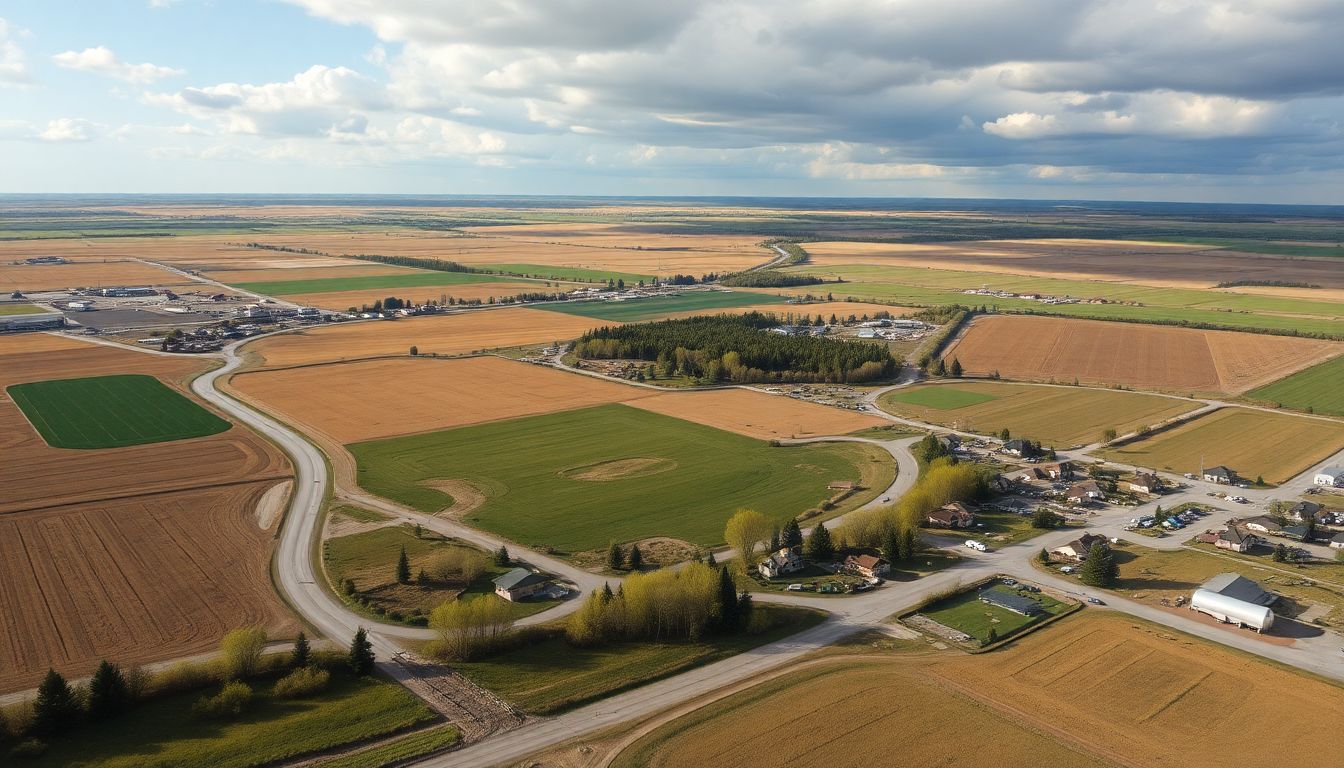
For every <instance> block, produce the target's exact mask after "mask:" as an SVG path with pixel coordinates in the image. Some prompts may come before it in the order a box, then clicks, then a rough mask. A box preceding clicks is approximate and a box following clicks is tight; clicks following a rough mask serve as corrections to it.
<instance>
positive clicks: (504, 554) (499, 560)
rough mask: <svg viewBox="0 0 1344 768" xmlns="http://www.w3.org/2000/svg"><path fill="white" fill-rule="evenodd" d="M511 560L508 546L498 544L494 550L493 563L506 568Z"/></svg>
mask: <svg viewBox="0 0 1344 768" xmlns="http://www.w3.org/2000/svg"><path fill="white" fill-rule="evenodd" d="M512 562H513V558H512V557H510V556H509V548H508V547H506V546H504V545H503V544H500V545H499V549H497V550H495V565H497V566H499V567H500V568H507V567H509V564H510V563H512Z"/></svg>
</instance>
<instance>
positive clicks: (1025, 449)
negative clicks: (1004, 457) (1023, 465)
mask: <svg viewBox="0 0 1344 768" xmlns="http://www.w3.org/2000/svg"><path fill="white" fill-rule="evenodd" d="M1003 452H1004V453H1006V454H1008V455H1010V456H1026V455H1027V454H1029V453H1031V445H1030V444H1029V443H1028V442H1027V441H1026V440H1022V439H1021V438H1018V439H1016V440H1009V441H1008V442H1006V443H1004V444H1003Z"/></svg>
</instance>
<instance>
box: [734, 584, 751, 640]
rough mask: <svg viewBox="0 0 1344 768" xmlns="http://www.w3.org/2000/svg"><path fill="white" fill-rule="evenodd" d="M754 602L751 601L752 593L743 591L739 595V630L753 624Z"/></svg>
mask: <svg viewBox="0 0 1344 768" xmlns="http://www.w3.org/2000/svg"><path fill="white" fill-rule="evenodd" d="M753 607H754V604H753V603H752V602H751V593H750V592H745V591H744V592H743V593H742V594H740V595H738V596H737V630H738V631H743V630H745V629H747V628H748V627H750V626H751V611H752V608H753Z"/></svg>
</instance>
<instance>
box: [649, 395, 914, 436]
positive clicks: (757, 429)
mask: <svg viewBox="0 0 1344 768" xmlns="http://www.w3.org/2000/svg"><path fill="white" fill-rule="evenodd" d="M629 404H630V405H633V406H634V407H636V408H643V409H644V410H646V411H653V412H655V413H661V414H663V415H665V416H675V417H676V418H678V419H685V420H686V421H693V422H695V423H697V424H705V425H707V426H711V427H716V428H718V429H724V430H727V431H729V432H737V433H738V434H742V435H749V436H751V437H757V438H760V439H762V440H771V439H775V438H790V437H816V436H818V435H843V434H846V433H849V432H854V431H856V430H860V429H866V428H868V427H880V426H883V425H884V424H888V423H890V422H888V421H886V420H885V419H880V418H878V417H876V416H868V415H865V414H862V413H856V412H854V411H842V410H840V409H839V408H830V407H828V406H824V405H814V404H813V403H804V402H800V401H798V400H794V399H793V398H789V397H784V396H782V395H767V394H764V393H762V392H752V391H750V390H746V389H717V390H710V391H708V392H668V393H666V394H659V395H654V396H653V397H645V398H640V399H639V400H635V401H633V402H630V403H629Z"/></svg>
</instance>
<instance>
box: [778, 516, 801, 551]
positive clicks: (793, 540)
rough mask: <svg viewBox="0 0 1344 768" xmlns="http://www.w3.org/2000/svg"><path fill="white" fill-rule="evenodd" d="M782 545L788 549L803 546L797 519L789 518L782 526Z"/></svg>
mask: <svg viewBox="0 0 1344 768" xmlns="http://www.w3.org/2000/svg"><path fill="white" fill-rule="evenodd" d="M783 539H784V541H783V544H784V546H786V547H788V548H789V549H793V548H794V547H801V546H803V529H802V528H801V527H799V525H798V520H797V518H790V519H789V521H788V522H787V523H785V524H784V535H783Z"/></svg>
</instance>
